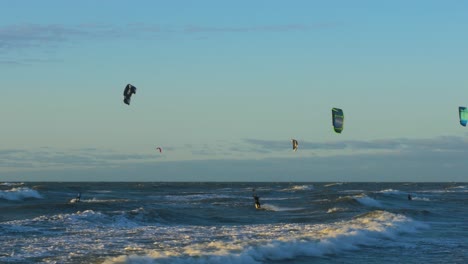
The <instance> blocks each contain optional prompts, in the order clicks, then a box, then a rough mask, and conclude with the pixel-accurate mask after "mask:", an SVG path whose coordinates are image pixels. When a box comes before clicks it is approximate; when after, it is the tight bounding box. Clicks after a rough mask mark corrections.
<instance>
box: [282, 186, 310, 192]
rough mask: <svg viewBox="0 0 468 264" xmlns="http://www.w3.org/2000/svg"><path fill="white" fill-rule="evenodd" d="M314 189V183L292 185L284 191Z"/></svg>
mask: <svg viewBox="0 0 468 264" xmlns="http://www.w3.org/2000/svg"><path fill="white" fill-rule="evenodd" d="M311 190H314V186H313V185H294V186H292V187H289V188H286V189H284V190H283V191H286V192H288V191H289V192H290V191H311Z"/></svg>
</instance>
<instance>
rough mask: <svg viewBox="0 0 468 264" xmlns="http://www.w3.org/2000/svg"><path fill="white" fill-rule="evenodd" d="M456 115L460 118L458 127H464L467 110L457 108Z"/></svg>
mask: <svg viewBox="0 0 468 264" xmlns="http://www.w3.org/2000/svg"><path fill="white" fill-rule="evenodd" d="M458 115H459V116H460V125H462V126H464V127H466V123H467V122H468V110H467V109H466V107H464V106H460V107H458Z"/></svg>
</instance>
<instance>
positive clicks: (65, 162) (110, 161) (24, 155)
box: [0, 148, 158, 168]
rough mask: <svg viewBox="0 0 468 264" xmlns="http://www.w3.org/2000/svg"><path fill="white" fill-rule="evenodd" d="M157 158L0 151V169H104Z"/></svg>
mask: <svg viewBox="0 0 468 264" xmlns="http://www.w3.org/2000/svg"><path fill="white" fill-rule="evenodd" d="M155 158H158V156H155V155H142V154H132V153H129V154H121V153H115V152H113V151H99V150H97V149H93V148H88V149H76V150H69V151H61V150H55V149H50V148H41V149H39V150H24V149H8V150H0V167H3V168H31V167H34V168H54V167H106V166H115V165H116V164H120V163H138V162H144V161H151V160H154V159H155Z"/></svg>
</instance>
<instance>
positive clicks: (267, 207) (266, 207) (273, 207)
mask: <svg viewBox="0 0 468 264" xmlns="http://www.w3.org/2000/svg"><path fill="white" fill-rule="evenodd" d="M262 209H264V210H267V211H274V212H286V211H299V210H304V208H302V207H279V206H276V205H272V204H262Z"/></svg>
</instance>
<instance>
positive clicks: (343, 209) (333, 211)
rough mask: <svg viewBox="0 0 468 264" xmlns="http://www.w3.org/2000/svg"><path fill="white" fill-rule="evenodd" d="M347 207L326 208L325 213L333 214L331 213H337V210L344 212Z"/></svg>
mask: <svg viewBox="0 0 468 264" xmlns="http://www.w3.org/2000/svg"><path fill="white" fill-rule="evenodd" d="M347 210H348V209H346V208H343V207H333V208H330V209H328V211H327V214H333V213H338V212H345V211H347Z"/></svg>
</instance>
